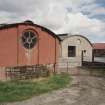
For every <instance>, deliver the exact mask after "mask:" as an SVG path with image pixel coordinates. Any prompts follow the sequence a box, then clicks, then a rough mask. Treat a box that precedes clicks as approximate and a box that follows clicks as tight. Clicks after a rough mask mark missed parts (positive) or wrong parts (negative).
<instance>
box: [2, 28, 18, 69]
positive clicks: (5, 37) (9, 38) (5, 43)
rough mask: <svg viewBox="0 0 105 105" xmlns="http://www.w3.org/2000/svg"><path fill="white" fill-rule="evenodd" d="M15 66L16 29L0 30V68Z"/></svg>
mask: <svg viewBox="0 0 105 105" xmlns="http://www.w3.org/2000/svg"><path fill="white" fill-rule="evenodd" d="M14 65H17V29H16V28H11V29H5V30H0V67H3V66H6V67H8V66H14Z"/></svg>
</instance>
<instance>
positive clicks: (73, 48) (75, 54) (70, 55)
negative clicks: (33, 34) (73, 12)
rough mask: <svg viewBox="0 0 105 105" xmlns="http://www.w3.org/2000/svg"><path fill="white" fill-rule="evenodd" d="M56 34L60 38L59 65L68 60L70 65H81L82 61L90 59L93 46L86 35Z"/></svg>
mask: <svg viewBox="0 0 105 105" xmlns="http://www.w3.org/2000/svg"><path fill="white" fill-rule="evenodd" d="M58 36H59V37H60V38H61V40H62V41H61V51H60V52H61V54H60V55H61V57H60V59H59V64H60V65H62V64H63V63H66V62H68V65H69V66H70V67H77V66H81V65H82V61H92V57H93V55H92V54H93V47H92V44H91V42H90V41H89V40H88V39H87V38H86V37H84V36H82V35H69V34H60V35H58ZM64 65H65V64H64Z"/></svg>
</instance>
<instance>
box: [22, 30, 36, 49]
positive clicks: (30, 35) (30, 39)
mask: <svg viewBox="0 0 105 105" xmlns="http://www.w3.org/2000/svg"><path fill="white" fill-rule="evenodd" d="M36 42H37V36H36V34H35V33H34V32H33V31H26V32H24V33H23V35H22V43H23V46H24V47H25V48H26V49H32V48H33V47H34V46H35V44H36Z"/></svg>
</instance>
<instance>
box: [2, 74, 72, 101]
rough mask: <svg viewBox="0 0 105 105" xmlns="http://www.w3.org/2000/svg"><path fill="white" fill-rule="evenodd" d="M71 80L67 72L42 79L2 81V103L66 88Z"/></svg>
mask: <svg viewBox="0 0 105 105" xmlns="http://www.w3.org/2000/svg"><path fill="white" fill-rule="evenodd" d="M70 80H71V78H70V76H69V75H67V74H59V75H58V74H57V75H53V76H51V77H49V78H48V79H46V80H41V81H6V82H0V103H3V102H14V101H21V100H25V99H28V98H30V97H32V96H34V95H39V94H42V93H46V92H51V91H52V90H56V89H60V88H64V87H66V86H67V84H68V83H69V82H70Z"/></svg>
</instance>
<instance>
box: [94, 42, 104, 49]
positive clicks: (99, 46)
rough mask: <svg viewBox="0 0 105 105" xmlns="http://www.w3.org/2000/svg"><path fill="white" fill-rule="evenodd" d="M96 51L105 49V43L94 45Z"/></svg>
mask: <svg viewBox="0 0 105 105" xmlns="http://www.w3.org/2000/svg"><path fill="white" fill-rule="evenodd" d="M93 48H94V49H105V43H93Z"/></svg>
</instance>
